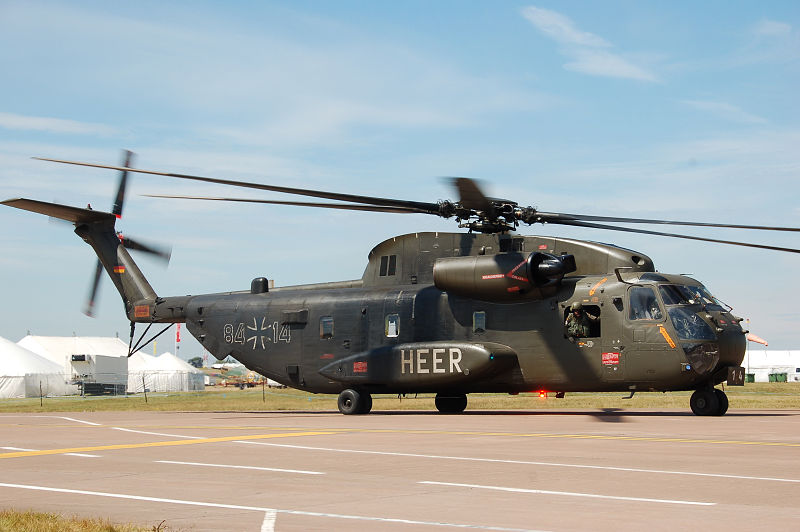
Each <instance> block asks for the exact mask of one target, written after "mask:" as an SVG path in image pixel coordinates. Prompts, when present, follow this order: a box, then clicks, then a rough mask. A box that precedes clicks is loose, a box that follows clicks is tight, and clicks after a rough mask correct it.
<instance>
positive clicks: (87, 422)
mask: <svg viewBox="0 0 800 532" xmlns="http://www.w3.org/2000/svg"><path fill="white" fill-rule="evenodd" d="M35 417H55V418H58V419H66V420H67V421H74V422H75V423H83V424H84V425H93V426H95V427H99V426H101V425H102V423H92V422H91V421H83V420H82V419H75V418H74V417H67V416H35Z"/></svg>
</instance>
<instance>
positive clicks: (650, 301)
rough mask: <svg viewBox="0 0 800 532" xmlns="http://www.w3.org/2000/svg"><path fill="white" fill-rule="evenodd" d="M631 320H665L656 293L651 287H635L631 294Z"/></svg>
mask: <svg viewBox="0 0 800 532" xmlns="http://www.w3.org/2000/svg"><path fill="white" fill-rule="evenodd" d="M629 297H630V301H631V304H630V305H629V308H630V313H629V318H630V319H631V320H660V319H663V318H664V313H663V312H661V306H660V305H659V304H658V300H657V299H656V293H655V291H654V290H653V289H652V288H650V287H649V286H634V287H632V288H631V290H630V292H629Z"/></svg>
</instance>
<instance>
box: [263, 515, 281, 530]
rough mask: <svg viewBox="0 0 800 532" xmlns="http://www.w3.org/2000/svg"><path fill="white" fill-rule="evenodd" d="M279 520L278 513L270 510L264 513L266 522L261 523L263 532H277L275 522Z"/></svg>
mask: <svg viewBox="0 0 800 532" xmlns="http://www.w3.org/2000/svg"><path fill="white" fill-rule="evenodd" d="M277 519H278V512H276V511H275V510H270V511H267V512H264V521H263V522H262V523H261V532H273V531H274V530H275V521H276V520H277Z"/></svg>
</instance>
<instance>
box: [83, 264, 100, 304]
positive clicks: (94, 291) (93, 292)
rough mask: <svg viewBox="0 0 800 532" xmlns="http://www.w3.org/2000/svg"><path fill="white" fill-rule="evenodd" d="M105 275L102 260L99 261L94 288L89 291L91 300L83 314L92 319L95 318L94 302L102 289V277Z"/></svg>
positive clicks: (93, 283)
mask: <svg viewBox="0 0 800 532" xmlns="http://www.w3.org/2000/svg"><path fill="white" fill-rule="evenodd" d="M102 274H103V263H101V262H100V260H99V259H98V260H97V268H95V272H94V282H92V288H91V290H89V300H88V301H87V302H86V308H85V309H84V310H83V313H84V314H86V315H87V316H89V317H90V318H94V302H95V301H96V299H97V290H98V288H99V287H100V276H101V275H102Z"/></svg>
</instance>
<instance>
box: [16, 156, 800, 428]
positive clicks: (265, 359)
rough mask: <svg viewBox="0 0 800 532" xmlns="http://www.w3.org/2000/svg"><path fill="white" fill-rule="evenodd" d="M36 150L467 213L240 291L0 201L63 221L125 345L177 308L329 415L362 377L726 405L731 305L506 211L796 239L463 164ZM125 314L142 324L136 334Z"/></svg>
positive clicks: (222, 354)
mask: <svg viewBox="0 0 800 532" xmlns="http://www.w3.org/2000/svg"><path fill="white" fill-rule="evenodd" d="M43 160H47V161H52V162H57V163H65V164H73V165H80V166H87V167H95V168H105V169H113V170H118V171H120V172H122V179H121V181H122V184H121V187H120V190H121V191H122V192H120V194H118V197H122V196H124V181H125V178H126V176H127V175H128V173H129V172H138V173H144V174H150V175H157V176H167V177H171V178H178V179H184V180H194V181H202V182H208V183H217V184H222V185H229V186H236V187H244V188H250V189H257V190H266V191H273V192H281V193H287V194H294V195H301V196H307V197H314V198H321V199H326V200H334V201H338V202H341V203H329V202H296V201H278V200H266V199H256V198H220V197H218V198H208V197H196V196H157V197H169V198H182V199H194V200H206V201H246V202H257V203H266V204H280V205H296V206H305V207H320V208H331V209H347V210H356V211H373V212H388V213H418V214H429V215H434V216H440V217H444V218H454V219H455V220H456V222H457V223H458V225H459V227H460V228H462V229H467V230H468V231H467V232H461V233H439V232H436V233H434V232H424V233H409V234H405V235H400V236H396V237H393V238H390V239H388V240H385V241H383V242H381V243H380V244H378V245H376V246H375V247H374V248H373V249H372V251H370V253H369V257H368V263H367V266H366V268H365V270H364V273H363V275H362V276H361V278H360V279H353V280H348V281H339V282H326V283H315V284H305V285H298V286H283V287H274V286H272V284H271V283H270V281H268V280H267V279H266V278H263V277H258V278H256V279H253V280H252V282H251V285H250V290H248V291H238V292H227V293H217V294H203V295H195V296H167V297H162V296H159V295H157V293H156V292H155V290H154V289H153V288H152V287H151V286H150V284H149V283H148V282H147V280H146V278H145V276H144V275H143V274H142V272H141V270H140V269H139V268H138V266H137V265H136V263H135V262H134V261H133V259H132V258H131V256H130V255H129V253H128V251H127V250H126V245H128V243H129V242H128V241H127V240H121V239H120V238H119V236H118V234H117V232H116V229H115V223H116V219H117V217H116V216H115V214H114V213H106V212H101V211H97V210H91V209H83V208H77V207H70V206H66V205H60V204H54V203H45V202H41V201H36V200H31V199H10V200H6V201H3V202H2V203H3V204H5V205H8V206H11V207H16V208H20V209H25V210H29V211H33V212H37V213H41V214H46V215H49V216H53V217H56V218H61V219H64V220H67V221H69V222H72V223H73V224H74V225H75V233H77V234H78V236H80V237H81V238H83V240H85V241H86V242H87V243H88V244H89V245H90V246H92V248H93V249H94V251H95V253H96V254H97V256H98V259H99V261H100V264H102V266H103V268H104V269H105V270H106V272H107V273H108V275H109V276H110V277H111V280H112V281H113V283H114V285H115V286H116V288H117V290H118V291H119V293H120V295H121V296H122V300H123V302H124V306H125V312H126V314H127V316H128V319H129V320H130V322H131V344H130V346H131V347H130V352H131V353H132V352H134V351H135V350H136V349H138V348H140V347H139V345H140V344H141V342H142V341H145V340H144V337H145V335H146V334H147V332H148V330H149V328H150V327H151V326H152V325H153V324H167V327H169V326H171V324H174V323H185V324H186V327H187V329H188V330H189V331H190V332H191V334H192V335H193V336H194V337H195V338H197V340H198V341H199V342H200V343H201V344H202V345H203V346H204V347H205V349H207V350H208V351H209V352H210V353H212V354H213V355H214V356H215V357H217V358H218V359H220V360H223V359H225V358H226V357H228V356H232V357H234V358H236V359H237V360H239V361H240V362H242V363H243V364H244V365H245V366H246V367H247V368H249V369H250V370H253V371H256V372H258V373H260V374H262V375H264V376H265V377H268V378H270V379H273V380H275V381H278V382H279V383H281V384H284V385H286V386H290V387H293V388H298V389H301V390H305V391H308V392H312V393H324V394H339V397H338V407H339V410H340V411H341V412H342V413H343V414H366V413H369V412H370V410H371V408H372V394H389V393H391V394H414V393H435V394H436V398H435V404H436V408H437V409H438V410H439V412H442V413H460V412H462V411H464V409H465V408H466V406H467V394H469V393H477V392H494V393H509V394H517V393H519V392H528V391H542V390H546V391H548V392H552V393H555V394H556V396H557V397H563V395H564V394H565V393H566V392H599V391H620V392H627V393H629V394H630V397H633V394H634V393H636V392H637V391H662V392H666V391H678V390H694V393H693V394H692V396H691V399H690V401H689V404H690V407H691V410H692V411H693V412H694V413H695V414H697V415H701V416H709V415H716V416H719V415H723V414H725V412H726V411H727V409H728V399H727V396H726V394H725V393H724V391H722V390H720V389H718V388H715V386H716V385H718V384H720V383H722V382H723V381H727V384H728V385H736V386H740V385H743V384H744V368H742V367H741V363H742V360H743V357H744V352H745V333H746V331H743V330H742V327H741V321H742V318H739V317H736V316H734V315H733V314H731V311H732V310H733V309H732V308H730V307H727V306H725V305H723V304H722V303H720V302H719V301H718V300H717V299H715V298H714V296H712V295H711V294H710V293H709V291H708V290H707V289H706V288H705V287H704V286H703V284H702V283H700V282H699V281H697V280H695V279H692V278H690V277H686V276H683V275H671V274H664V273H659V272H657V271H656V269H655V266H654V264H653V261H652V260H651V259H650V258H649V257H648V256H646V255H645V254H643V253H639V252H636V251H632V250H628V249H625V248H622V247H617V246H614V245H609V244H601V243H597V242H591V241H583V240H575V239H567V238H555V237H544V236H521V235H517V234H515V233H514V230H515V229H517V227H518V226H519V224H520V223H524V224H528V225H530V224H533V223H550V224H561V225H571V226H578V227H591V228H600V229H610V230H615V231H628V232H633V233H643V234H649V235H659V236H668V237H675V238H684V239H691V240H700V241H706V242H714V243H724V244H732V245H739V246H748V247H754V248H760V249H768V250H776V251H783V252H791V253H800V250H798V249H792V248H783V247H776V246H769V245H764V244H752V243H746V242H735V241H728V240H718V239H711V238H704V237H697V236H688V235H682V234H673V233H665V232H659V231H652V230H645V229H633V228H629V227H622V226H617V225H609V224H615V223H627V224H660V225H683V226H703V227H716V228H744V229H756V230H769V231H800V229H798V228H791V227H764V226H748V225H731V224H716V223H702V222H686V221H669V220H653V219H639V218H622V217H609V216H593V215H583V214H567V213H557V212H543V211H539V210H537V209H535V208H533V207H522V206H520V205H518V204H517V203H516V202H514V201H510V200H504V199H497V198H490V197H487V196H486V195H484V193H483V192H482V190H481V189H480V187H479V186H478V184H477V183H476V182H475V181H473V180H471V179H468V178H455V179H453V183H454V185H455V187H456V189H457V191H458V194H459V200H458V201H439V202H436V203H430V202H420V201H409V200H400V199H393V198H380V197H371V196H361V195H353V194H344V193H338V192H325V191H320V190H308V189H300V188H292V187H285V186H275V185H266V184H261V183H252V182H243V181H234V180H228V179H218V178H213V177H203V176H195V175H186V174H175V173H168V172H160V171H152V170H143V169H138V168H133V167H132V165H131V164H130V159H125V161H127V162H123V164H122V166H113V165H105V164H94V163H83V162H75V161H64V160H58V159H43ZM120 211H121V206H120ZM598 222H602V223H598ZM142 248H147V246H140V247H139V249H142ZM151 251H152V250H151ZM96 282H97V278H95V285H94V286H95V287H96ZM94 290H95V288H93V292H92V293H94ZM137 323H145V324H148V330H146V331H145V332H144V333H143V334H142V336H141V337H140V339H139V340H138V341H137V342H136V344H134V342H133V340H134V336H135V325H136V324H137ZM165 330H166V329H164V330H162V331H161V332H160V333H158V334H161V333H163V332H164V331H165ZM155 336H156V337H157V336H158V335H155ZM151 340H152V339H151ZM148 341H149V340H148Z"/></svg>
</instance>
